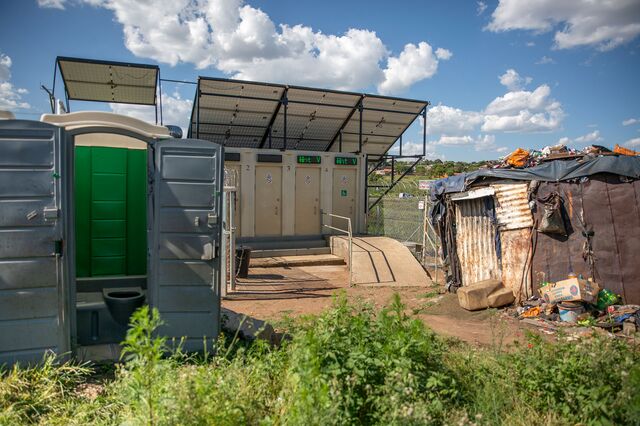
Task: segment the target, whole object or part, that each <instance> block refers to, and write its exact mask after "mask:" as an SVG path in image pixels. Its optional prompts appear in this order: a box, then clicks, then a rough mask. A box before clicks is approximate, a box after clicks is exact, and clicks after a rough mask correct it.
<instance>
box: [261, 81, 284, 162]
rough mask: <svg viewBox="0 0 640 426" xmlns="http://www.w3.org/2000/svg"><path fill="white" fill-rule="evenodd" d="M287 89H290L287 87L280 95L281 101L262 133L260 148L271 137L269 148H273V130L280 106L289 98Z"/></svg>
mask: <svg viewBox="0 0 640 426" xmlns="http://www.w3.org/2000/svg"><path fill="white" fill-rule="evenodd" d="M287 90H288V89H287V88H286V87H285V88H284V90H283V92H282V96H280V101H279V102H278V105H277V106H276V109H275V111H273V114H272V115H271V119H270V120H269V124H268V125H267V129H266V131H265V132H264V135H262V139H261V140H260V145H259V146H258V148H263V147H264V144H265V142H266V141H267V138H269V149H271V130H272V128H273V123H275V122H276V118H278V114H279V113H280V107H281V106H282V103H283V102H284V100H285V99H286V98H287Z"/></svg>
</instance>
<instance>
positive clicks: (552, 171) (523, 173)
mask: <svg viewBox="0 0 640 426" xmlns="http://www.w3.org/2000/svg"><path fill="white" fill-rule="evenodd" d="M598 173H610V174H614V175H619V176H626V177H628V178H631V179H640V157H630V156H626V155H623V156H617V155H606V156H600V157H595V158H586V159H585V158H580V159H575V160H555V161H548V162H544V163H542V164H540V165H538V166H535V167H530V168H527V169H479V170H476V171H474V172H471V173H462V174H459V175H455V176H451V177H448V178H444V179H439V180H437V181H435V182H434V183H433V189H432V191H431V199H432V200H433V201H436V200H437V199H438V198H439V197H440V196H441V195H443V194H448V193H452V192H462V191H465V190H466V189H467V188H469V186H470V185H472V184H473V183H476V182H477V181H480V180H482V179H486V178H496V179H513V180H538V181H542V182H561V181H567V180H571V179H578V178H581V177H585V176H591V175H595V174H598Z"/></svg>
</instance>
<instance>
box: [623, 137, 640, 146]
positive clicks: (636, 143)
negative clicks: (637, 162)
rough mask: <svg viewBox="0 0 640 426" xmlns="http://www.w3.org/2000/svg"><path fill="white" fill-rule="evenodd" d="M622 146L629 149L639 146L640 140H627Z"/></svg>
mask: <svg viewBox="0 0 640 426" xmlns="http://www.w3.org/2000/svg"><path fill="white" fill-rule="evenodd" d="M624 144H625V145H626V146H631V147H635V146H640V138H633V139H629V140H628V141H626V142H625V143H624Z"/></svg>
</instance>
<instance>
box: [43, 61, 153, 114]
mask: <svg viewBox="0 0 640 426" xmlns="http://www.w3.org/2000/svg"><path fill="white" fill-rule="evenodd" d="M67 64H70V65H75V66H77V67H79V69H77V70H75V71H76V72H80V73H82V72H87V73H90V74H94V75H95V72H96V70H97V69H100V67H104V71H105V73H106V72H108V73H109V78H108V79H104V81H98V80H97V79H96V78H93V79H79V78H73V77H71V76H70V75H68V74H69V70H67V73H66V74H65V67H66V66H67ZM96 67H98V68H96ZM83 68H84V69H83ZM114 69H117V70H120V71H121V72H122V74H121V75H119V76H116V78H114V75H113V70H114ZM58 70H59V71H60V76H61V78H62V83H63V86H64V99H65V106H66V109H67V112H71V107H70V101H72V100H74V101H89V102H106V103H121V104H131V105H148V106H154V107H155V117H156V124H157V123H158V113H159V114H160V122H162V94H161V93H159V88H160V87H161V86H160V84H161V83H160V81H161V78H160V67H158V66H157V65H151V64H139V63H132V62H117V61H103V60H97V59H85V58H73V57H67V56H58V57H56V61H55V65H54V69H53V87H52V92H51V96H52V98H53V99H55V90H56V82H57V73H58ZM124 71H129V72H127V73H124ZM135 72H138V73H140V72H142V74H141V75H140V76H135V75H134V74H133V73H135ZM145 72H152V73H154V74H155V75H153V76H151V77H152V78H151V79H149V78H147V77H148V76H147V75H145V74H144V73H145ZM117 73H118V71H116V74H117ZM143 78H147V80H148V81H152V82H153V83H152V84H143V83H142V82H140V83H138V84H136V83H135V81H136V80H138V81H141V80H142V79H143ZM80 86H84V87H83V88H81V87H80ZM105 86H109V88H110V89H111V90H110V92H111V99H106V96H105V94H104V93H101V94H96V93H95V91H96V90H100V89H104V87H105ZM117 89H123V91H122V93H117ZM126 90H136V91H138V92H143V91H144V92H151V91H152V93H153V99H151V98H150V97H149V96H148V94H147V95H143V94H141V93H138V94H137V97H138V98H139V100H136V99H135V98H136V95H134V94H132V93H127V92H126ZM92 91H93V92H94V93H93V95H92V94H91V92H92ZM158 98H159V99H158ZM158 100H159V102H158ZM51 112H52V113H55V103H54V102H53V101H52V102H51Z"/></svg>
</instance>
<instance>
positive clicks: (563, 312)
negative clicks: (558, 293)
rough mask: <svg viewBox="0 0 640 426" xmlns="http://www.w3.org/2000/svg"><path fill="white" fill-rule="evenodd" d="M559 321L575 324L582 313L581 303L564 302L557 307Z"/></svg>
mask: <svg viewBox="0 0 640 426" xmlns="http://www.w3.org/2000/svg"><path fill="white" fill-rule="evenodd" d="M558 312H559V313H560V319H561V320H562V321H564V322H577V321H578V316H579V315H580V314H582V313H584V306H582V304H581V303H570V302H565V303H561V304H559V305H558Z"/></svg>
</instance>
